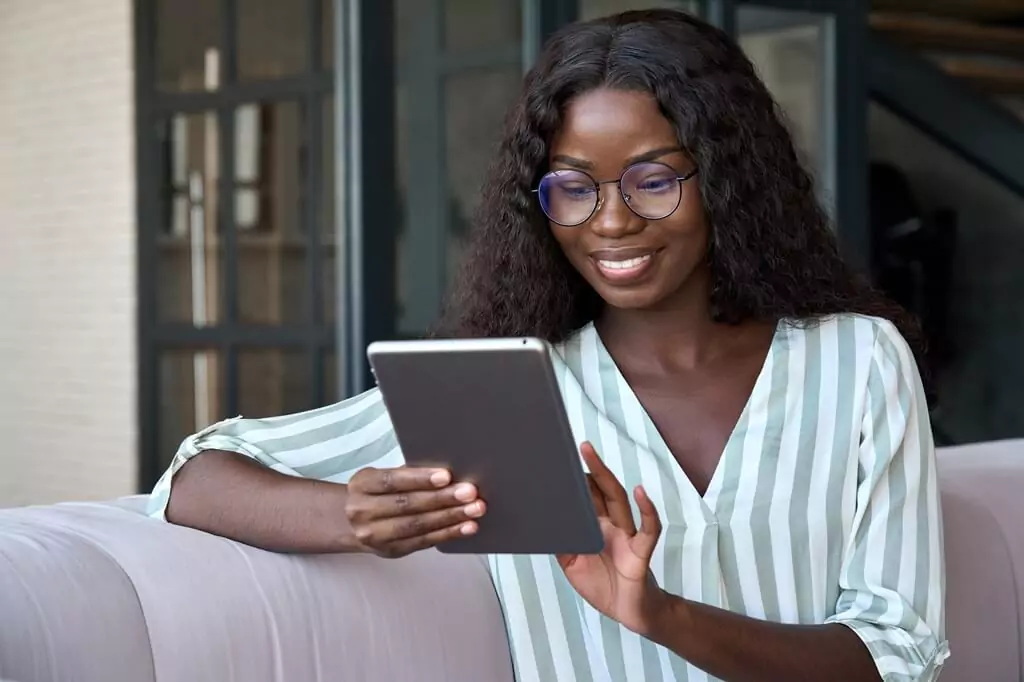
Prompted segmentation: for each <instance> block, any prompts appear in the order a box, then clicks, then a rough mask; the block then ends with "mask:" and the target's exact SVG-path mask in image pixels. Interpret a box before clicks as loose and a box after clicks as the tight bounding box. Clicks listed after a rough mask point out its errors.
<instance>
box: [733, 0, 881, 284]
mask: <svg viewBox="0 0 1024 682" xmlns="http://www.w3.org/2000/svg"><path fill="white" fill-rule="evenodd" d="M716 4H717V5H719V15H720V16H721V17H722V19H721V23H722V24H723V25H724V26H726V27H728V28H729V29H730V30H731V31H733V32H734V34H735V36H736V39H737V40H738V41H739V43H740V45H741V46H742V47H743V50H744V51H745V52H746V53H747V56H749V57H750V59H751V61H752V62H753V63H754V65H755V67H756V68H757V70H758V73H759V74H760V76H761V78H762V79H763V80H764V82H765V85H767V86H768V89H769V90H770V91H771V93H772V95H773V96H774V97H775V99H776V101H777V102H778V104H779V106H780V108H781V109H782V111H783V113H784V114H785V116H786V118H787V121H788V123H789V125H790V129H791V132H792V134H793V137H794V141H795V143H796V145H797V150H798V152H799V153H800V154H801V156H802V157H803V160H804V163H805V165H806V167H807V168H808V170H810V171H811V173H812V174H813V175H814V177H815V181H816V184H817V188H818V193H819V196H820V200H821V203H822V205H823V206H824V207H825V209H826V211H828V212H829V214H830V215H831V216H832V218H833V221H834V223H835V225H836V228H837V230H838V236H839V239H840V242H841V244H842V246H843V248H844V251H845V255H846V257H847V259H848V260H849V261H850V262H851V264H853V265H854V266H855V267H857V268H859V269H862V270H865V271H866V269H867V267H868V264H869V254H870V240H869V231H868V221H867V161H868V154H867V144H866V135H867V133H866V130H867V88H866V84H865V74H864V72H863V66H862V65H863V63H864V59H863V53H864V37H865V27H866V21H867V15H866V9H865V8H864V7H863V6H862V4H861V3H858V2H848V1H847V0H733V1H731V2H722V1H721V0H718V1H717V2H716Z"/></svg>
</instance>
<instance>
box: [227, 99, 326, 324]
mask: <svg viewBox="0 0 1024 682" xmlns="http://www.w3.org/2000/svg"><path fill="white" fill-rule="evenodd" d="M303 129H304V123H303V119H302V108H301V107H300V105H299V104H298V103H297V102H290V101H284V102H272V103H265V104H245V105H242V106H241V107H238V108H237V109H236V110H235V197H234V201H235V225H236V229H237V233H236V239H237V244H238V316H239V320H240V321H242V322H243V323H256V324H286V323H289V322H303V321H306V320H308V319H309V312H310V310H309V298H310V297H309V284H308V281H307V279H308V277H307V258H306V251H307V247H306V241H305V239H306V238H305V235H304V233H303V231H302V206H303V202H304V201H305V200H306V196H305V174H304V170H305V168H304V166H303V164H302V159H303V158H304V156H305V144H306V143H305V140H304V135H303Z"/></svg>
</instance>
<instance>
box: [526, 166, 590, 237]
mask: <svg viewBox="0 0 1024 682" xmlns="http://www.w3.org/2000/svg"><path fill="white" fill-rule="evenodd" d="M537 196H538V198H539V199H540V207H541V209H543V210H544V215H546V216H547V217H548V218H550V219H551V220H552V221H553V222H555V223H558V224H559V225H566V226H572V225H579V224H580V223H582V222H584V221H585V220H586V219H587V218H589V217H590V216H591V214H593V212H594V207H595V206H597V185H596V184H595V183H594V180H593V178H591V177H590V176H589V175H587V174H586V173H581V172H580V171H574V170H560V171H552V172H550V173H548V174H547V175H545V176H544V177H543V178H541V181H540V186H539V187H538V188H537Z"/></svg>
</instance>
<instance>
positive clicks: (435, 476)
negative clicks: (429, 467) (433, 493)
mask: <svg viewBox="0 0 1024 682" xmlns="http://www.w3.org/2000/svg"><path fill="white" fill-rule="evenodd" d="M449 479H450V476H449V474H448V472H447V471H444V470H441V471H435V472H434V473H432V474H430V482H431V483H433V484H434V485H436V486H437V487H439V488H440V487H441V486H443V485H448V481H449Z"/></svg>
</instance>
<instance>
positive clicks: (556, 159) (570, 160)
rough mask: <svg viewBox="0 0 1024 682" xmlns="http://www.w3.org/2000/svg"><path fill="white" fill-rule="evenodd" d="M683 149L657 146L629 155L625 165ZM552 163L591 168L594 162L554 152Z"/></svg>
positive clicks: (650, 159)
mask: <svg viewBox="0 0 1024 682" xmlns="http://www.w3.org/2000/svg"><path fill="white" fill-rule="evenodd" d="M681 151H683V148H682V147H659V148H657V149H652V150H650V151H647V152H644V153H643V154H637V155H636V156H633V157H630V158H629V159H627V160H626V165H627V166H631V165H633V164H634V163H643V162H644V161H654V160H655V159H660V158H661V157H663V156H668V155H669V154H675V153H676V152H681ZM551 162H552V163H561V164H565V165H566V166H573V167H575V168H579V169H581V170H593V169H594V164H593V163H591V162H590V161H587V160H585V159H578V158H576V157H575V156H568V155H566V154H555V155H554V156H553V157H551Z"/></svg>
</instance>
